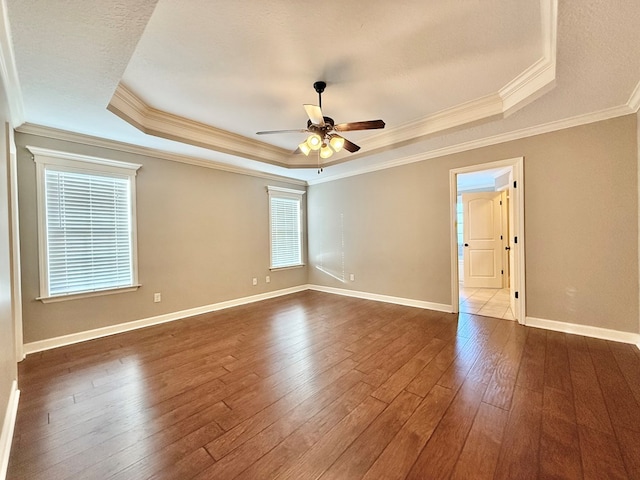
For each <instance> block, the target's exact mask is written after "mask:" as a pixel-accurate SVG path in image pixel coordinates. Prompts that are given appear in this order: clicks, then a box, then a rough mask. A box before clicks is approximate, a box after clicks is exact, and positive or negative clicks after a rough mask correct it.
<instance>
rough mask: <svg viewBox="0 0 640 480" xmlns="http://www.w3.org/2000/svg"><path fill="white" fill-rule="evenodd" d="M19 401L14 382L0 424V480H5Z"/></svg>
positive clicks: (18, 392)
mask: <svg viewBox="0 0 640 480" xmlns="http://www.w3.org/2000/svg"><path fill="white" fill-rule="evenodd" d="M19 401H20V390H18V382H17V381H16V380H14V381H13V383H12V384H11V393H10V394H9V403H8V404H7V410H6V412H5V414H4V420H3V422H2V433H0V479H2V480H4V479H5V478H7V468H8V467H9V455H10V454H11V442H12V441H13V430H14V428H15V425H16V417H17V415H18V402H19Z"/></svg>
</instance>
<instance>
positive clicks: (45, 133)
mask: <svg viewBox="0 0 640 480" xmlns="http://www.w3.org/2000/svg"><path fill="white" fill-rule="evenodd" d="M16 131H17V132H18V133H23V134H25V135H35V136H38V137H44V138H51V139H54V140H62V141H65V142H72V143H78V144H81V145H88V146H91V147H98V148H106V149H109V150H115V151H117V152H123V153H132V154H134V155H143V156H145V157H151V158H157V159H160V160H169V161H172V162H178V163H184V164H187V165H194V166H196V167H204V168H211V169H214V170H221V171H224V172H230V173H236V174H239V175H248V176H250V177H257V178H264V179H267V180H275V181H280V182H287V183H293V184H295V185H306V184H307V182H305V181H304V180H299V179H296V178H292V177H286V176H283V175H275V174H270V173H263V172H259V171H257V170H250V169H248V168H242V167H235V166H233V165H229V164H226V163H221V162H216V161H214V160H206V159H202V158H196V157H191V156H187V155H181V154H178V153H171V152H166V151H164V150H158V149H154V148H148V147H141V146H138V145H133V144H130V143H124V142H118V141H116V140H109V139H106V138H99V137H94V136H91V135H83V134H81V133H73V132H69V131H66V130H59V129H56V128H50V127H44V126H41V125H33V124H30V123H26V124H24V125H22V126H21V127H19V128H17V129H16Z"/></svg>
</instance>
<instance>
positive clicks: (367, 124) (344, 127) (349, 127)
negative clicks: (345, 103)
mask: <svg viewBox="0 0 640 480" xmlns="http://www.w3.org/2000/svg"><path fill="white" fill-rule="evenodd" d="M384 125H385V123H384V122H383V121H382V120H367V121H364V122H349V123H339V124H338V125H336V126H335V127H334V129H335V130H336V131H338V132H350V131H353V130H374V129H376V128H384Z"/></svg>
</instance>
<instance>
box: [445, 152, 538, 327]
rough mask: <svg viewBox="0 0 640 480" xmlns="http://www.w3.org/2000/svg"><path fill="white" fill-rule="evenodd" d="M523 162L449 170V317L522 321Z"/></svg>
mask: <svg viewBox="0 0 640 480" xmlns="http://www.w3.org/2000/svg"><path fill="white" fill-rule="evenodd" d="M522 163H523V158H515V159H509V160H503V161H498V162H491V163H487V164H481V165H474V166H470V167H464V168H458V169H453V170H451V171H450V186H451V212H452V215H451V278H452V282H451V292H452V299H453V301H452V308H453V312H454V313H458V312H463V313H473V314H479V315H485V316H491V317H497V318H504V319H509V320H518V321H519V322H520V323H524V320H525V290H524V278H525V277H524V208H523V206H524V204H523V201H524V184H523V178H522V177H523V176H522V170H523V167H522Z"/></svg>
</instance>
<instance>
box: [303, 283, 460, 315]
mask: <svg viewBox="0 0 640 480" xmlns="http://www.w3.org/2000/svg"><path fill="white" fill-rule="evenodd" d="M308 287H309V290H315V291H318V292H324V293H332V294H335V295H343V296H345V297H353V298H362V299H364V300H373V301H376V302H385V303H394V304H396V305H404V306H405V307H416V308H423V309H426V310H435V311H436V312H445V313H451V312H452V306H451V305H446V304H444V303H433V302H426V301H424V300H414V299H411V298H403V297H392V296H390V295H380V294H378V293H369V292H360V291H357V290H347V289H344V288H334V287H325V286H322V285H309V286H308Z"/></svg>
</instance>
